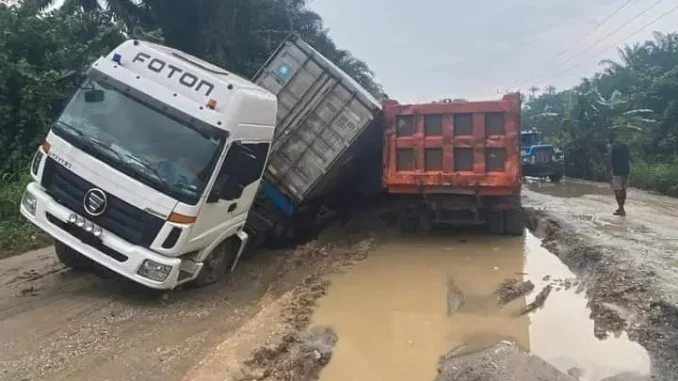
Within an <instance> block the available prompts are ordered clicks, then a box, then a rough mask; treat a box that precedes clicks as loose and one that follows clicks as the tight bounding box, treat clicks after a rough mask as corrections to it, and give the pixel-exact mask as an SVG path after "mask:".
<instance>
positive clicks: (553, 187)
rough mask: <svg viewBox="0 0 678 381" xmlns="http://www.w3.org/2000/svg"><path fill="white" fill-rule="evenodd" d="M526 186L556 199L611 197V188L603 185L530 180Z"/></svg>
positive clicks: (574, 181) (527, 180) (526, 182)
mask: <svg viewBox="0 0 678 381" xmlns="http://www.w3.org/2000/svg"><path fill="white" fill-rule="evenodd" d="M525 186H526V187H527V188H528V189H529V190H531V191H533V192H539V193H543V194H547V195H550V196H555V197H563V198H574V197H583V196H587V195H603V196H610V197H612V196H611V194H612V191H611V190H610V187H609V186H607V185H606V184H603V183H591V182H579V181H576V180H563V181H562V182H561V183H551V182H548V181H546V180H542V179H534V178H528V179H526V180H525Z"/></svg>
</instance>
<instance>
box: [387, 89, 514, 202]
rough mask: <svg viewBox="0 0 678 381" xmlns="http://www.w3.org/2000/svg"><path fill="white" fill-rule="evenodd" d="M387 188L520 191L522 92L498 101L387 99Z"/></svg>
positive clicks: (442, 191) (402, 190)
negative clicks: (410, 101)
mask: <svg viewBox="0 0 678 381" xmlns="http://www.w3.org/2000/svg"><path fill="white" fill-rule="evenodd" d="M383 109H384V129H385V133H384V150H383V163H384V171H383V175H382V183H383V186H384V188H386V189H387V191H388V192H389V193H409V194H415V193H426V194H475V195H496V196H501V195H512V194H519V193H520V182H521V161H520V160H521V159H520V95H519V94H508V95H505V96H504V97H503V98H502V99H501V100H497V101H484V102H450V103H430V104H411V105H401V104H398V103H397V102H394V101H386V102H385V103H384V106H383Z"/></svg>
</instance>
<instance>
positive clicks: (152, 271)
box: [137, 259, 172, 282]
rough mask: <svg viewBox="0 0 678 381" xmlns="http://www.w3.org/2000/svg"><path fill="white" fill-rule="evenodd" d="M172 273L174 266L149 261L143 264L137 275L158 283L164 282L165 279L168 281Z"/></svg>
mask: <svg viewBox="0 0 678 381" xmlns="http://www.w3.org/2000/svg"><path fill="white" fill-rule="evenodd" d="M170 272H172V266H169V265H163V264H160V263H157V262H153V261H151V260H150V259H147V260H145V261H144V263H142V264H141V267H139V271H137V274H139V275H141V276H142V277H144V278H148V279H150V280H154V281H156V282H163V281H164V280H165V279H167V277H168V276H169V274H170Z"/></svg>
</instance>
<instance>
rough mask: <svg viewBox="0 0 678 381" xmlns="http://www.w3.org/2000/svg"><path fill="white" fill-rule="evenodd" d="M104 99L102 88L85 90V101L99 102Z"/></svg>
mask: <svg viewBox="0 0 678 381" xmlns="http://www.w3.org/2000/svg"><path fill="white" fill-rule="evenodd" d="M103 101H104V91H103V90H87V91H86V92H85V102H86V103H100V102H103Z"/></svg>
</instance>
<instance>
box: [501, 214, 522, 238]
mask: <svg viewBox="0 0 678 381" xmlns="http://www.w3.org/2000/svg"><path fill="white" fill-rule="evenodd" d="M504 229H505V230H506V234H507V235H512V236H522V235H523V234H524V233H525V220H524V219H523V211H522V210H521V209H509V210H505V211H504Z"/></svg>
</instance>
